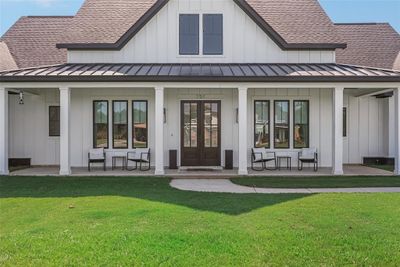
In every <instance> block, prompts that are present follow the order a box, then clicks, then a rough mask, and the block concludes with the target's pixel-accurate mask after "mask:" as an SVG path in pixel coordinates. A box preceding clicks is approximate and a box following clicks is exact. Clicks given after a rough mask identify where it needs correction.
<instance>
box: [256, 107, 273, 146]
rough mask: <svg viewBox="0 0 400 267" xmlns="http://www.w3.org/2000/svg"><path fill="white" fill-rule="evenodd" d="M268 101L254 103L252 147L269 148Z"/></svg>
mask: <svg viewBox="0 0 400 267" xmlns="http://www.w3.org/2000/svg"><path fill="white" fill-rule="evenodd" d="M269 113H270V112H269V101H267V100H262V101H258V100H257V101H255V102H254V146H255V147H265V148H269V147H270V142H269V131H270V128H269V127H270V124H269Z"/></svg>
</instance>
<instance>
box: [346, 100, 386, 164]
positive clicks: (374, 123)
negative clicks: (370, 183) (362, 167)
mask: <svg viewBox="0 0 400 267" xmlns="http://www.w3.org/2000/svg"><path fill="white" fill-rule="evenodd" d="M344 99H345V106H347V113H348V114H347V116H348V124H347V130H348V132H347V137H346V138H345V140H346V142H344V150H343V153H344V163H350V164H355V163H361V162H362V158H363V157H366V156H371V157H387V156H389V155H390V154H389V152H390V151H389V143H390V138H389V137H390V132H391V130H390V129H392V132H394V129H393V127H392V126H391V125H392V124H393V123H394V122H392V123H391V122H390V121H389V118H390V116H389V114H390V112H389V101H391V99H390V98H383V99H377V98H375V97H371V96H366V97H354V96H351V95H348V94H345V97H344Z"/></svg>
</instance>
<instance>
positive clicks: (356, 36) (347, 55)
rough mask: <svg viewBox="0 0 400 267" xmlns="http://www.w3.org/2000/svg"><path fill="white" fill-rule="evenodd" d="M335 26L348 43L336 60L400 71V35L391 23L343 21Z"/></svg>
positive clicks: (339, 50)
mask: <svg viewBox="0 0 400 267" xmlns="http://www.w3.org/2000/svg"><path fill="white" fill-rule="evenodd" d="M336 28H337V30H338V31H339V33H340V34H341V35H342V36H343V38H344V40H345V41H346V43H347V48H346V49H338V50H337V51H336V62H337V63H341V64H355V65H362V66H370V67H375V68H385V69H395V70H400V35H399V33H397V32H396V30H395V29H393V28H392V26H390V24H388V23H341V24H336Z"/></svg>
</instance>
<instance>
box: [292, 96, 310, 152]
mask: <svg viewBox="0 0 400 267" xmlns="http://www.w3.org/2000/svg"><path fill="white" fill-rule="evenodd" d="M293 103H294V104H293V105H294V136H293V138H294V147H295V148H304V147H309V123H308V116H309V114H308V113H309V106H308V101H294V102H293Z"/></svg>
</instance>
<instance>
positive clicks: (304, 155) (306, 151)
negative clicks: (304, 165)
mask: <svg viewBox="0 0 400 267" xmlns="http://www.w3.org/2000/svg"><path fill="white" fill-rule="evenodd" d="M315 153H317V149H316V148H314V147H311V148H303V149H302V150H301V154H300V157H299V158H300V159H314V157H315Z"/></svg>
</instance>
